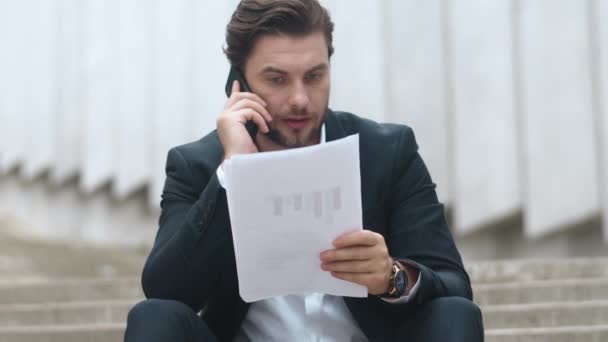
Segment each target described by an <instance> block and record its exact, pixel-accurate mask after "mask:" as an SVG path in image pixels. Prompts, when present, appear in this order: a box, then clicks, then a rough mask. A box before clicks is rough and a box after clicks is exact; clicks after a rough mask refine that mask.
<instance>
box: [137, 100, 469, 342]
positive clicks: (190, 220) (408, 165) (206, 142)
mask: <svg viewBox="0 0 608 342" xmlns="http://www.w3.org/2000/svg"><path fill="white" fill-rule="evenodd" d="M325 129H326V140H327V141H332V140H336V139H340V138H344V137H346V136H348V135H352V134H357V133H359V144H360V147H359V150H360V161H361V192H362V201H363V224H364V226H363V227H364V228H365V229H369V230H373V231H376V232H378V233H380V234H382V235H383V236H384V238H385V240H386V242H387V245H388V249H389V254H390V255H391V256H392V257H394V258H398V259H408V260H411V261H414V262H415V263H416V264H417V266H418V267H419V268H420V277H421V279H420V280H421V286H420V288H419V290H418V293H417V295H416V296H415V298H414V299H413V300H411V301H410V302H408V303H405V304H392V303H387V302H385V301H383V300H381V299H380V298H378V297H376V296H369V297H368V298H350V297H345V298H344V301H345V303H346V305H347V306H348V308H349V309H350V311H351V312H352V314H353V317H354V318H355V320H356V321H357V323H358V324H359V326H360V327H361V329H362V330H363V332H364V333H365V334H366V335H367V336H368V338H369V339H370V341H387V340H391V337H392V334H393V331H394V327H395V325H398V324H400V322H403V321H404V320H406V319H407V316H408V315H410V314H415V312H416V308H417V307H419V306H420V304H422V303H425V302H427V301H429V300H432V299H433V298H437V297H442V296H461V297H465V298H468V299H472V291H471V286H470V281H469V278H468V275H467V273H466V272H465V270H464V268H463V265H462V260H461V258H460V255H459V253H458V251H457V249H456V246H455V245H454V241H453V239H452V236H451V234H450V231H449V230H448V227H447V224H446V221H445V216H444V210H443V206H442V205H441V204H440V203H439V202H438V200H437V195H436V193H435V184H433V182H432V180H431V177H430V176H429V173H428V171H427V169H426V167H425V165H424V163H423V161H422V159H421V157H420V155H419V154H418V152H417V151H418V146H417V144H416V141H415V138H414V134H413V132H412V130H411V129H410V128H409V127H407V126H403V125H396V124H378V123H375V122H373V121H371V120H367V119H363V118H360V117H358V116H356V115H353V114H350V113H344V112H333V111H331V110H330V111H329V112H328V116H327V120H326V122H325ZM222 158H223V148H222V145H221V143H220V141H219V138H218V135H217V132H216V131H214V132H212V133H210V134H208V135H207V136H205V137H203V138H202V139H200V140H198V141H196V142H193V143H189V144H186V145H182V146H178V147H175V148H173V149H171V150H170V151H169V154H168V158H167V165H166V173H167V178H166V182H165V186H164V190H163V194H162V201H161V208H162V211H161V215H160V219H159V229H158V233H157V236H156V240H155V242H154V247H153V248H152V251H151V252H150V255H149V257H148V259H147V262H146V265H145V267H144V270H143V275H142V285H143V289H144V292H145V294H146V296H147V297H148V298H162V299H173V300H179V301H182V302H184V303H186V304H187V305H189V306H190V307H192V309H193V310H195V311H197V312H198V311H200V310H202V317H203V318H204V319H205V322H206V323H207V325H208V326H209V328H210V329H211V330H212V331H213V332H214V333H215V334H216V335H217V336H218V337H219V338H220V340H222V341H230V340H232V338H233V336H234V334H235V333H236V331H237V329H238V328H239V326H240V324H241V323H242V321H243V318H244V317H245V314H246V313H247V310H248V308H249V304H247V303H245V302H244V301H243V300H242V299H241V298H240V296H239V291H238V283H237V281H238V279H237V275H236V263H235V257H234V247H233V244H232V234H231V229H230V221H229V216H228V206H227V202H226V192H225V190H224V189H223V188H222V187H221V186H220V185H219V182H218V179H217V175H216V170H217V168H218V166H219V165H220V163H221V161H222Z"/></svg>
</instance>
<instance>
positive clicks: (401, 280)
mask: <svg viewBox="0 0 608 342" xmlns="http://www.w3.org/2000/svg"><path fill="white" fill-rule="evenodd" d="M406 287H407V278H406V277H405V272H403V271H399V272H397V274H396V275H395V288H396V289H397V292H399V295H401V294H403V293H405V288H406Z"/></svg>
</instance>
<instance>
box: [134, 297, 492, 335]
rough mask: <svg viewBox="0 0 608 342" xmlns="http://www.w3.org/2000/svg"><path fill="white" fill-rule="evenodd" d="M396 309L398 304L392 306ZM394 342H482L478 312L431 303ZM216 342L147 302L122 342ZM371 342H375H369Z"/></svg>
mask: <svg viewBox="0 0 608 342" xmlns="http://www.w3.org/2000/svg"><path fill="white" fill-rule="evenodd" d="M395 305H399V304H395ZM397 335H398V336H397V337H396V338H395V341H408V342H460V341H463V342H482V341H483V324H482V318H481V311H480V310H479V308H478V307H477V306H476V305H475V304H473V303H472V302H471V301H469V300H466V299H464V298H459V297H444V298H438V299H435V300H433V301H431V302H429V303H426V304H424V305H422V306H421V307H420V310H416V314H415V315H412V316H411V317H410V318H408V319H407V322H404V324H403V325H402V326H401V327H399V329H398V331H397ZM167 341H171V342H186V341H188V342H191V341H193V342H216V341H218V340H217V338H216V337H215V336H214V335H213V333H212V332H211V331H210V330H209V329H208V328H207V325H205V322H204V321H203V320H202V319H201V318H200V317H199V316H198V315H196V314H195V313H194V311H192V310H191V309H190V308H189V307H188V306H187V305H184V304H182V303H180V302H176V301H171V300H162V299H148V300H144V301H143V302H140V303H139V304H137V305H136V306H135V307H133V309H131V311H130V312H129V318H128V321H127V331H126V333H125V342H167ZM371 342H375V341H371Z"/></svg>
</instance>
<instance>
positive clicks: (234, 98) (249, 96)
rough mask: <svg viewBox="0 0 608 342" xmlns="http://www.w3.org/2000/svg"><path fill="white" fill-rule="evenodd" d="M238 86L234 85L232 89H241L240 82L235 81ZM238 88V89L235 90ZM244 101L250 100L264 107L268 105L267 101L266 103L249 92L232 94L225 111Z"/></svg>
mask: <svg viewBox="0 0 608 342" xmlns="http://www.w3.org/2000/svg"><path fill="white" fill-rule="evenodd" d="M235 82H236V84H233V85H232V89H233V90H234V89H240V86H239V85H238V83H239V82H237V81H235ZM235 87H236V88H235ZM242 99H249V100H252V101H255V102H257V103H259V104H261V105H262V106H264V107H266V106H267V105H268V104H267V103H266V101H264V100H263V99H262V98H261V97H259V96H258V95H256V94H254V93H249V92H234V91H233V92H232V94H231V95H230V98H229V99H228V101H227V102H226V105H225V106H224V108H225V109H228V108H231V107H232V106H234V104H235V103H237V102H239V101H240V100H242Z"/></svg>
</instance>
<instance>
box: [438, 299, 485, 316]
mask: <svg viewBox="0 0 608 342" xmlns="http://www.w3.org/2000/svg"><path fill="white" fill-rule="evenodd" d="M428 304H429V306H430V308H429V309H430V310H431V311H432V312H433V313H434V314H438V315H445V316H446V317H449V318H450V319H466V320H469V319H470V320H474V321H477V320H479V321H481V319H482V318H481V310H480V309H479V307H478V306H477V305H476V304H475V303H473V302H472V301H470V300H468V299H466V298H462V297H441V298H437V299H434V300H432V301H431V302H429V303H428Z"/></svg>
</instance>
